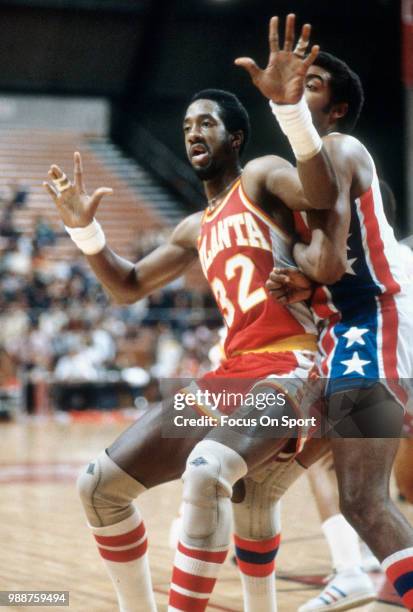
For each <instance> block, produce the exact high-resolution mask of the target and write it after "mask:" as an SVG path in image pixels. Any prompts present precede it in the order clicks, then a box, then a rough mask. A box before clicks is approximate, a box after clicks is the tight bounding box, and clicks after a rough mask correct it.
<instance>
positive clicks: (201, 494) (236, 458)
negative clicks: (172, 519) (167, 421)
mask: <svg viewBox="0 0 413 612" xmlns="http://www.w3.org/2000/svg"><path fill="white" fill-rule="evenodd" d="M246 471H247V468H246V465H245V462H244V460H243V459H242V457H241V456H240V455H238V453H236V452H235V451H233V450H231V449H230V448H228V447H226V446H224V445H223V444H219V443H217V442H214V441H211V440H203V441H202V442H200V443H198V444H197V445H196V446H195V448H194V449H193V451H192V452H191V454H190V455H189V457H188V461H187V464H186V470H185V473H184V475H183V483H184V488H183V501H184V510H183V528H184V531H185V533H186V535H187V536H189V537H191V538H206V537H208V536H210V535H211V534H213V533H214V532H215V530H216V528H217V524H218V513H219V507H220V503H221V502H224V500H225V499H226V500H227V502H228V503H229V499H230V497H231V495H232V487H233V485H234V483H235V482H236V481H237V480H238V479H239V478H242V476H244V474H245V473H246Z"/></svg>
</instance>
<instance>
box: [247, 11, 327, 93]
mask: <svg viewBox="0 0 413 612" xmlns="http://www.w3.org/2000/svg"><path fill="white" fill-rule="evenodd" d="M310 33H311V25H310V24H309V23H306V24H305V25H303V27H302V29H301V36H300V38H299V40H298V42H297V44H296V46H295V48H294V50H293V46H294V38H295V15H294V14H290V15H287V19H286V22H285V37H284V48H282V49H280V47H279V36H278V17H272V18H271V20H270V26H269V46H270V55H269V58H268V64H267V67H266V68H264V70H262V69H261V68H259V67H258V66H257V64H256V63H255V62H254V60H253V59H251V58H250V57H239V58H237V59H236V60H235V64H236V65H237V66H241V67H242V68H245V70H246V71H247V72H248V73H249V75H250V77H251V79H252V82H253V83H254V85H255V86H256V87H257V88H258V89H259V90H260V92H261V93H262V94H263V95H264V96H265V97H266V98H269V99H270V100H272V101H273V102H275V103H277V104H297V103H298V102H299V101H300V99H301V98H302V96H303V93H304V86H305V75H306V74H307V71H308V69H309V67H310V66H311V64H312V63H313V62H314V60H315V58H316V57H317V55H318V52H319V50H320V47H319V46H317V45H315V46H313V47H312V48H311V51H310V53H309V54H308V55H307V57H306V56H305V53H306V51H307V47H308V45H309V42H310Z"/></svg>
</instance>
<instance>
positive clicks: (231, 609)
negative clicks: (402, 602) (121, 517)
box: [0, 422, 413, 612]
mask: <svg viewBox="0 0 413 612" xmlns="http://www.w3.org/2000/svg"><path fill="white" fill-rule="evenodd" d="M122 428H123V426H120V425H119V424H106V425H102V424H100V425H96V424H84V423H83V424H80V423H66V424H65V423H60V424H58V423H50V422H49V423H35V424H34V423H32V424H23V423H12V424H0V430H1V445H0V498H1V504H0V524H1V549H0V550H1V563H0V590H30V589H32V590H43V589H47V590H68V591H70V608H69V609H70V610H73V611H76V612H115V611H116V610H117V607H116V602H115V598H114V594H113V592H112V588H111V584H110V582H109V579H107V578H106V575H105V573H104V568H103V566H102V564H101V561H100V558H99V556H98V555H97V552H96V550H95V546H94V544H93V542H92V539H91V537H90V535H89V532H88V529H87V527H86V525H85V520H84V517H83V513H82V510H81V507H80V503H79V501H78V499H77V496H76V491H75V487H74V480H75V477H76V474H77V472H78V470H79V467H80V466H81V465H82V464H83V463H85V462H87V461H88V460H89V459H90V458H93V457H94V456H95V454H96V453H97V452H98V451H100V450H101V449H102V448H103V447H104V446H106V445H108V444H109V443H110V442H111V441H112V440H113V439H114V438H115V437H116V436H117V434H118V433H119V432H120V431H121V429H122ZM180 491H181V485H180V483H178V482H175V483H171V484H169V485H166V486H163V487H158V488H157V489H155V490H153V491H150V492H148V493H146V494H145V495H144V496H143V497H141V499H140V504H139V505H140V508H141V510H142V513H143V515H144V517H145V521H146V525H147V528H148V533H149V543H150V561H151V567H152V574H153V580H154V587H155V591H156V595H157V601H158V603H159V611H160V612H163V611H165V610H166V609H167V591H168V583H169V577H170V571H171V563H172V558H173V553H172V551H171V550H170V549H169V548H168V530H169V524H170V521H171V520H172V519H173V518H174V517H175V514H176V510H177V508H178V505H179V499H180ZM403 511H404V512H406V514H407V516H408V517H409V518H410V520H413V511H412V508H410V507H407V508H406V507H403ZM277 566H278V573H279V576H280V577H279V579H278V581H277V583H278V584H277V587H278V602H279V605H278V609H279V611H280V612H290V611H294V610H296V609H297V607H298V605H300V604H301V603H303V602H304V601H306V600H307V599H308V598H310V597H312V596H314V595H315V594H316V593H317V591H318V590H319V587H318V586H316V585H314V582H317V578H318V577H319V576H322V575H325V574H327V573H329V571H330V565H329V558H328V553H327V548H326V544H325V542H324V540H323V538H322V536H321V531H320V526H319V521H318V518H317V514H316V510H315V506H314V503H313V500H312V498H311V495H310V493H309V488H308V485H307V482H306V480H305V478H303V479H302V480H301V481H300V482H299V483H296V485H295V486H294V487H293V488H292V489H291V491H289V492H288V494H287V496H286V498H285V501H284V505H283V541H282V546H281V552H280V554H279V557H278V564H277ZM314 576H315V578H314ZM380 580H382V578H381V577H379V581H380ZM306 582H307V584H306ZM308 582H309V583H313V584H308ZM384 596H385V597H386V598H387V595H386V594H385V595H384ZM390 599H391V597H390ZM5 609H6V608H5ZM11 609H13V610H19V609H20V610H26V609H27V610H29V609H32V608H28V607H27V608H23V607H22V608H15V607H13V608H10V610H11ZM48 609H49V610H52V609H55V610H62V609H63V610H64V609H65V608H48ZM66 609H67V608H66ZM208 610H222V611H225V610H226V611H228V612H237V611H242V603H241V598H240V587H239V582H238V577H237V572H236V569H235V568H234V567H233V565H231V563H230V562H229V561H227V562H226V564H225V566H224V568H223V571H222V574H221V577H220V580H219V582H218V584H217V587H216V590H215V592H214V596H213V598H212V600H211V604H210V607H209V608H208ZM359 610H369V611H391V610H400V607H397V606H396V605H391V604H389V603H383V602H377V603H374V604H371V605H370V606H368V607H365V608H359Z"/></svg>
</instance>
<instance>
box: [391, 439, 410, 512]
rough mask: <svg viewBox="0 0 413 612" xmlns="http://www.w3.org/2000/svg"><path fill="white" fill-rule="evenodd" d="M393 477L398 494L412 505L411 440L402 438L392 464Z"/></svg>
mask: <svg viewBox="0 0 413 612" xmlns="http://www.w3.org/2000/svg"><path fill="white" fill-rule="evenodd" d="M394 475H395V477H396V483H397V487H398V489H399V491H400V494H401V495H403V497H404V498H405V499H406V501H408V502H409V503H411V504H413V439H412V438H402V439H401V440H400V446H399V450H398V452H397V455H396V461H395V463H394Z"/></svg>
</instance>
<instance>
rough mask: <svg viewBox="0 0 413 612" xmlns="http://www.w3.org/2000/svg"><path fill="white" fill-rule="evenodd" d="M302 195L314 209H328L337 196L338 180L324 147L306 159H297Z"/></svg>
mask: <svg viewBox="0 0 413 612" xmlns="http://www.w3.org/2000/svg"><path fill="white" fill-rule="evenodd" d="M297 170H298V175H299V177H300V181H301V184H302V186H303V191H304V195H305V197H306V199H307V201H308V203H309V204H310V206H311V207H312V208H314V209H329V208H332V207H333V206H334V204H335V203H336V201H337V198H338V181H337V177H336V173H335V171H334V168H333V165H332V163H331V161H330V158H329V156H328V153H327V152H326V150H325V149H324V147H323V148H322V149H321V151H319V153H317V154H316V155H314V156H313V157H311V158H310V159H308V160H306V161H299V160H297Z"/></svg>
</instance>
